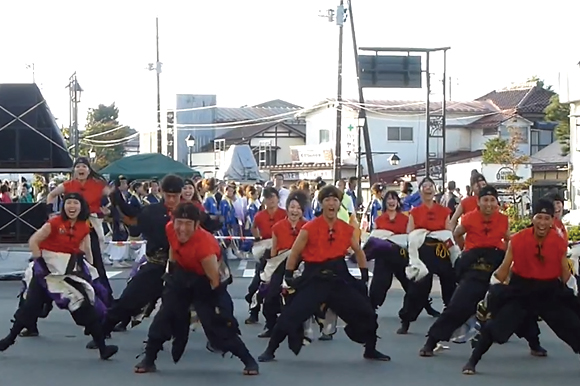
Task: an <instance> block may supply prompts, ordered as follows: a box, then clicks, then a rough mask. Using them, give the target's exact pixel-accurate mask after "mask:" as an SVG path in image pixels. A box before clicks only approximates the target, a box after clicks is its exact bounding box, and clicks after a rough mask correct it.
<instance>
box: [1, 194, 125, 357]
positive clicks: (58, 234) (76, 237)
mask: <svg viewBox="0 0 580 386" xmlns="http://www.w3.org/2000/svg"><path fill="white" fill-rule="evenodd" d="M88 215H89V210H88V207H87V204H86V202H85V200H84V199H83V197H82V196H81V195H80V194H78V193H67V194H65V196H64V200H63V208H62V210H61V214H60V215H59V216H57V217H53V218H52V219H50V220H49V221H48V222H47V223H46V224H44V225H43V226H42V228H40V229H39V230H38V231H36V232H35V233H34V235H32V237H31V238H30V240H29V246H30V251H31V252H32V256H33V258H34V259H35V266H34V277H33V278H32V280H31V282H30V285H29V287H28V291H27V297H26V301H25V302H24V303H23V304H22V306H21V307H19V308H18V310H17V311H16V313H15V314H14V324H13V326H12V328H11V330H10V333H9V334H8V336H7V337H5V338H4V339H2V340H0V351H5V350H6V349H7V348H8V347H10V346H11V345H12V344H14V342H15V341H16V337H17V336H18V334H19V333H20V332H21V331H22V330H23V329H24V328H28V329H32V328H33V327H34V325H35V324H36V320H37V317H38V309H39V308H40V307H41V304H42V303H44V301H45V297H46V295H47V294H48V295H49V296H50V298H51V299H52V300H54V302H55V303H56V305H57V306H58V307H59V308H62V309H68V310H69V312H70V313H71V316H72V317H73V319H74V321H75V323H76V324H77V325H79V326H82V327H84V328H85V331H86V332H88V333H89V334H90V335H91V336H92V337H93V339H94V341H95V342H96V345H97V348H98V349H99V353H100V357H101V358H102V359H108V358H110V357H111V356H113V355H115V353H116V352H117V351H118V348H117V346H107V345H106V344H105V335H104V333H103V329H102V327H101V324H100V320H101V318H102V317H103V315H104V311H105V308H104V305H103V304H102V303H100V301H99V298H98V297H97V295H96V291H98V288H97V287H96V286H93V282H92V280H93V278H95V277H97V276H98V274H97V272H96V270H95V269H94V268H92V266H91V265H90V264H89V263H88V262H87V261H85V256H86V257H87V258H88V260H89V261H90V256H91V248H90V240H89V232H90V229H89V226H88V224H87V220H88ZM39 303H40V304H39Z"/></svg>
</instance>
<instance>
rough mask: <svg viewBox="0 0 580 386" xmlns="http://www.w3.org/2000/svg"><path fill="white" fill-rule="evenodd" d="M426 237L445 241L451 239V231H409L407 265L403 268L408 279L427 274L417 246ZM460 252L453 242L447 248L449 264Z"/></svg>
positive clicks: (452, 262) (427, 271)
mask: <svg viewBox="0 0 580 386" xmlns="http://www.w3.org/2000/svg"><path fill="white" fill-rule="evenodd" d="M427 237H430V238H433V239H436V240H439V241H442V242H447V241H448V240H453V233H452V232H451V231H448V230H440V231H433V232H430V231H428V230H427V229H415V230H414V231H412V232H411V233H409V236H408V238H409V266H408V267H407V268H406V269H405V273H406V275H407V278H409V280H413V281H418V280H421V279H422V278H424V277H425V276H427V275H428V274H429V270H428V269H427V266H426V265H425V263H423V262H422V261H421V258H420V257H419V248H421V246H422V245H423V243H424V242H425V239H426V238H427ZM460 254H461V250H460V249H459V247H458V246H457V245H455V243H454V244H453V246H451V247H450V248H449V258H450V260H451V264H455V261H456V260H457V258H458V257H459V255H460Z"/></svg>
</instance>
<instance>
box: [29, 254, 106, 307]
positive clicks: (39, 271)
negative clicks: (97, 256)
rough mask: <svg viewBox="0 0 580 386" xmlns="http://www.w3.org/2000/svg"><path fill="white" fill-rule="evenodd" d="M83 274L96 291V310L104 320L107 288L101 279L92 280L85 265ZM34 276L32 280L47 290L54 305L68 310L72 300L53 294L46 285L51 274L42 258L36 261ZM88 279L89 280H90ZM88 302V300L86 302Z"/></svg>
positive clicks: (84, 278)
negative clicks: (104, 300)
mask: <svg viewBox="0 0 580 386" xmlns="http://www.w3.org/2000/svg"><path fill="white" fill-rule="evenodd" d="M81 269H82V274H83V276H84V277H83V280H85V281H87V282H88V283H89V284H90V285H91V286H92V287H93V289H94V291H95V305H94V306H95V309H96V310H97V313H98V314H99V316H101V318H104V317H105V315H106V313H107V307H106V306H105V303H104V302H103V300H102V299H103V297H104V298H105V299H106V296H108V291H107V290H106V288H105V287H104V286H103V285H102V284H101V283H100V282H99V279H96V280H91V279H90V277H91V274H90V272H89V270H88V269H87V267H86V266H85V265H83V266H82V268H81ZM32 270H33V272H34V275H33V277H32V280H37V282H38V283H39V284H40V286H41V287H42V288H44V289H45V290H46V293H47V294H48V296H49V297H50V298H51V299H52V300H53V301H54V303H55V304H56V306H57V307H58V308H60V309H62V310H64V309H68V305H69V302H70V300H69V299H67V298H64V297H62V296H61V294H58V293H52V292H50V291H49V290H48V285H47V283H46V277H47V276H48V275H49V274H50V272H49V271H48V269H47V267H46V263H45V262H44V260H42V258H38V259H36V260H35V261H34V265H33V268H32ZM86 278H89V279H88V280H87V279H86ZM86 301H88V299H87V300H86Z"/></svg>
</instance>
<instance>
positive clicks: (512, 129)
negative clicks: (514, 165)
mask: <svg viewBox="0 0 580 386" xmlns="http://www.w3.org/2000/svg"><path fill="white" fill-rule="evenodd" d="M500 133H501V138H503V139H507V140H509V139H510V138H511V137H512V136H513V135H514V133H517V135H518V136H519V139H518V140H517V143H521V144H527V143H529V138H528V136H529V134H528V133H529V130H528V128H527V127H517V126H509V127H505V126H502V128H501V130H500Z"/></svg>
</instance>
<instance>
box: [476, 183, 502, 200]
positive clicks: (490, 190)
mask: <svg viewBox="0 0 580 386" xmlns="http://www.w3.org/2000/svg"><path fill="white" fill-rule="evenodd" d="M485 196H494V197H495V198H496V199H497V197H498V193H497V190H496V189H495V188H494V187H493V186H491V185H486V186H484V187H483V188H481V189H480V190H479V198H482V197H485Z"/></svg>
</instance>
